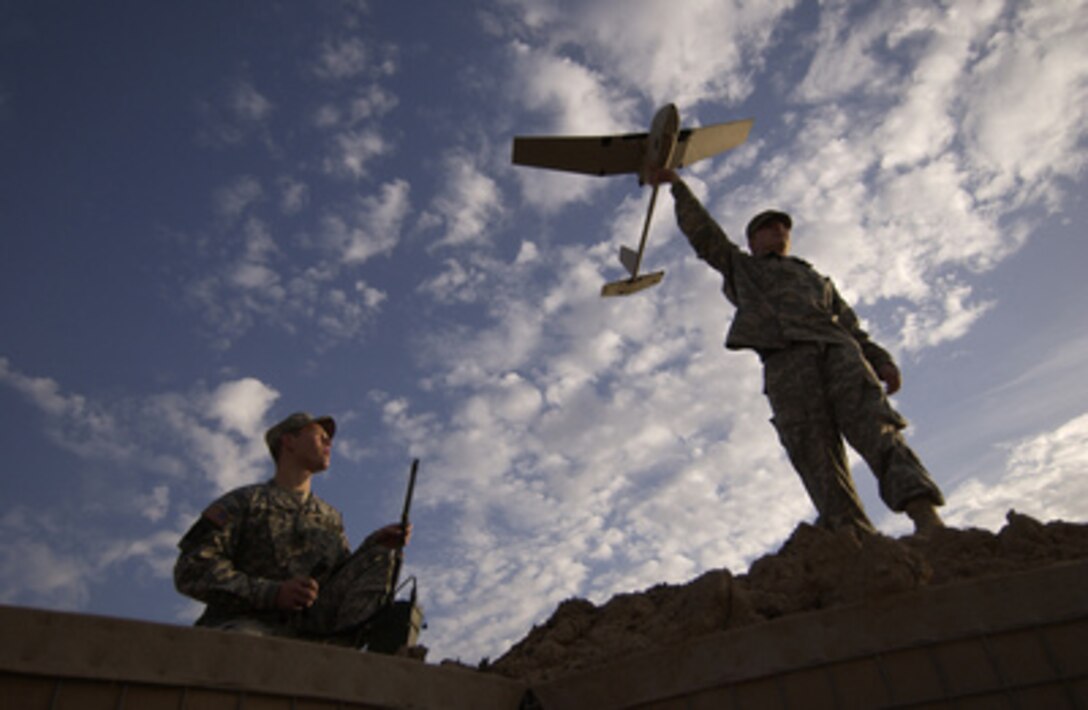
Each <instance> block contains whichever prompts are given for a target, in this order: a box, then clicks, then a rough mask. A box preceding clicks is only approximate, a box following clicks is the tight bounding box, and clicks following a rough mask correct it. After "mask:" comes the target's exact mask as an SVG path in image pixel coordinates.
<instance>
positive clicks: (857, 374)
mask: <svg viewBox="0 0 1088 710" xmlns="http://www.w3.org/2000/svg"><path fill="white" fill-rule="evenodd" d="M763 376H764V393H765V394H766V395H767V399H768V400H770V404H771V410H772V412H773V414H774V417H773V419H772V420H771V422H772V423H773V424H774V427H775V430H776V431H777V432H778V438H779V440H780V441H781V442H782V445H783V446H784V447H785V449H786V453H787V455H788V456H789V459H790V462H791V463H792V464H793V467H794V468H795V469H796V470H797V472H798V474H800V476H801V481H802V482H803V483H804V486H805V489H806V490H807V491H808V495H809V498H811V499H812V502H813V504H814V505H815V506H816V510H817V512H818V513H819V520H818V521H817V524H818V525H820V526H821V527H824V528H829V529H836V528H840V527H843V526H846V525H853V526H856V527H860V528H863V529H867V530H872V529H873V526H872V523H871V522H870V521H869V518H868V516H867V515H866V514H865V510H864V509H863V507H862V505H861V501H860V499H859V498H858V494H857V490H856V489H855V487H854V482H853V479H852V478H851V476H850V466H849V463H848V461H847V457H846V449H845V447H844V446H843V439H844V438H845V439H846V441H847V442H848V443H849V444H850V446H851V447H852V448H853V449H854V450H855V451H857V452H858V453H859V454H860V455H861V457H862V458H863V459H864V460H865V462H866V463H867V464H868V465H869V468H870V469H871V470H872V472H873V474H874V475H875V476H876V479H877V482H878V484H879V490H880V497H881V499H882V500H883V501H884V503H885V505H887V506H888V507H889V508H891V509H892V510H894V511H897V512H901V511H902V510H903V509H904V507H905V506H906V504H907V503H908V502H909V501H911V500H913V499H915V498H919V497H921V498H926V499H928V500H930V501H931V502H933V503H934V504H935V505H942V504H943V503H944V497H943V496H942V495H941V491H940V489H939V488H938V487H937V484H936V483H934V482H933V479H932V478H931V477H930V475H929V473H928V472H927V471H926V469H925V467H924V466H923V465H922V462H921V461H919V460H918V457H917V456H915V454H914V452H913V451H912V450H911V449H910V447H909V446H907V443H906V441H905V440H904V438H903V435H902V434H901V430H902V429H904V428H905V427H906V426H907V422H906V420H905V419H903V417H902V416H901V415H900V414H899V413H898V412H897V411H895V409H894V408H893V407H892V406H891V403H890V402H889V401H888V398H887V397H886V396H885V394H884V389H883V386H882V385H881V383H880V380H879V379H878V378H877V376H876V373H875V372H874V371H873V369H872V367H871V366H870V365H869V363H868V361H866V359H865V357H864V356H863V355H862V353H861V349H860V348H859V347H857V346H856V345H853V344H838V343H834V344H833V343H799V344H797V345H794V346H791V347H789V348H785V349H782V350H777V351H774V352H772V353H769V354H766V355H764V357H763Z"/></svg>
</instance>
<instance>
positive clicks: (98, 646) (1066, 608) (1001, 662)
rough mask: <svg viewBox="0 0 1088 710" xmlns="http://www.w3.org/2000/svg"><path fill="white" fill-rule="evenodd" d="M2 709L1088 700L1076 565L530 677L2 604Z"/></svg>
mask: <svg viewBox="0 0 1088 710" xmlns="http://www.w3.org/2000/svg"><path fill="white" fill-rule="evenodd" d="M527 691H528V693H527ZM0 707H3V708H9V707H10V708H18V709H19V710H23V709H24V708H26V709H27V710H33V709H35V708H52V709H55V710H65V709H68V708H71V709H78V710H96V709H97V708H103V709H107V708H108V709H109V710H132V709H134V708H136V709H140V710H144V709H147V710H157V709H158V708H164V709H165V708H169V709H170V710H184V709H186V708H201V709H203V708H211V709H215V708H231V709H232V710H253V709H266V708H267V709H272V708H282V709H283V710H288V709H290V710H305V709H313V710H317V709H318V708H322V709H324V708H329V709H331V708H367V709H371V708H441V709H443V710H444V709H447V708H448V709H450V710H457V709H458V708H466V709H469V708H471V709H473V710H491V709H494V710H515V709H518V708H521V710H540V709H543V710H578V709H579V708H587V709H592V710H604V709H607V708H640V709H644V710H651V709H652V710H674V709H676V710H679V709H681V708H683V709H685V710H696V709H701V708H708V709H709V708H712V709H713V710H730V709H732V708H757V709H758V710H764V709H766V708H806V709H810V708H816V709H819V708H851V709H853V708H876V707H880V708H886V707H926V708H944V707H948V708H952V707H956V708H1023V709H1024V710H1029V709H1032V710H1033V709H1034V708H1048V709H1049V708H1088V562H1078V563H1074V564H1066V565H1060V566H1054V567H1050V568H1046V569H1042V570H1037V571H1032V572H1026V573H1022V574H1018V575H1015V576H1009V577H1002V578H999V579H991V580H985V581H979V582H973V583H969V584H961V585H950V586H946V587H938V588H935V589H931V590H927V591H926V592H924V593H917V594H909V595H903V596H900V597H896V598H890V599H886V600H883V601H880V602H875V603H869V604H862V605H857V606H852V607H845V608H841V609H832V610H828V611H823V612H818V613H812V614H804V615H798V616H793V617H788V618H783V619H779V620H777V621H773V622H769V623H765V624H760V625H756V626H751V627H748V628H744V629H738V630H734V631H729V632H723V633H721V634H714V635H710V636H705V637H702V638H698V639H692V640H691V641H689V642H687V643H685V644H682V645H679V646H675V647H671V648H664V649H659V650H656V651H653V652H650V653H646V654H641V655H637V656H633V657H629V658H625V659H621V660H620V661H619V662H617V663H615V664H613V665H611V666H608V667H605V668H600V669H594V670H592V671H587V672H584V673H580V674H575V675H570V676H567V677H564V678H561V679H558V680H556V681H553V682H549V683H546V684H542V685H540V686H537V687H534V688H531V689H527V688H526V686H525V685H524V684H522V683H518V682H515V681H512V680H508V679H504V678H500V677H497V676H494V675H489V674H483V673H477V672H474V671H470V670H465V669H460V668H454V667H442V666H434V665H425V664H421V663H418V662H416V661H410V660H406V659H400V658H390V657H386V656H378V655H374V654H365V653H358V652H355V651H351V650H348V649H343V648H335V647H325V646H318V645H314V644H308V643H303V642H299V641H290V640H284V639H262V638H255V637H247V636H242V635H239V634H232V633H227V632H218V631H211V630H206V629H193V628H187V627H177V626H166V625H161V624H150V623H144V622H137V621H125V620H119V619H107V618H101V617H91V616H84V615H79V614H64V613H57V612H46V611H37V610H31V609H19V608H14V607H3V606H0Z"/></svg>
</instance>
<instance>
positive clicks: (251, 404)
mask: <svg viewBox="0 0 1088 710" xmlns="http://www.w3.org/2000/svg"><path fill="white" fill-rule="evenodd" d="M279 396H280V394H279V392H277V391H276V390H274V389H272V388H271V387H269V386H268V385H266V384H265V383H263V382H261V381H260V380H258V379H256V378H253V377H244V378H242V379H240V380H234V381H232V382H224V383H223V384H221V385H219V387H217V388H216V389H215V390H214V391H213V392H212V393H211V395H210V397H209V403H208V404H209V407H208V409H209V414H211V415H212V416H214V417H215V418H216V419H218V420H219V422H220V424H221V425H222V426H223V427H224V428H226V429H227V430H229V431H232V432H235V433H237V434H239V435H241V436H243V437H259V434H260V433H261V424H262V422H263V421H264V417H265V414H266V413H267V412H268V408H269V407H270V406H271V405H272V403H273V402H275V401H276V400H277V399H279Z"/></svg>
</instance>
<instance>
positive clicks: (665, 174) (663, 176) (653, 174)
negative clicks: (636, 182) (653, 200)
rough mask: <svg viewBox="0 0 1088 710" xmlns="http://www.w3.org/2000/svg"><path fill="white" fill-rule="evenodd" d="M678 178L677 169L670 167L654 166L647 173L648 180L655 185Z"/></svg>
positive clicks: (674, 180)
mask: <svg viewBox="0 0 1088 710" xmlns="http://www.w3.org/2000/svg"><path fill="white" fill-rule="evenodd" d="M677 179H678V176H677V175H676V171H674V170H670V169H669V168H654V169H653V170H651V171H650V172H649V173H648V174H647V175H646V182H648V183H650V185H651V186H654V187H656V186H658V185H660V184H661V183H663V182H676V180H677Z"/></svg>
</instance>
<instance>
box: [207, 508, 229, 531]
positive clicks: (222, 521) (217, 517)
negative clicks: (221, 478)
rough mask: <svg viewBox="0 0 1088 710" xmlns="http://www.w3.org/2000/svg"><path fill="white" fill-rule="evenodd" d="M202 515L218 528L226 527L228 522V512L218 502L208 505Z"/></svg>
mask: <svg viewBox="0 0 1088 710" xmlns="http://www.w3.org/2000/svg"><path fill="white" fill-rule="evenodd" d="M204 517H205V518H207V519H208V520H210V521H211V522H213V523H215V525H216V527H220V528H222V527H226V525H227V523H229V522H230V513H228V512H227V509H226V508H224V507H223V506H221V505H219V504H218V503H215V504H212V505H210V506H208V508H207V510H205V511H204Z"/></svg>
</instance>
